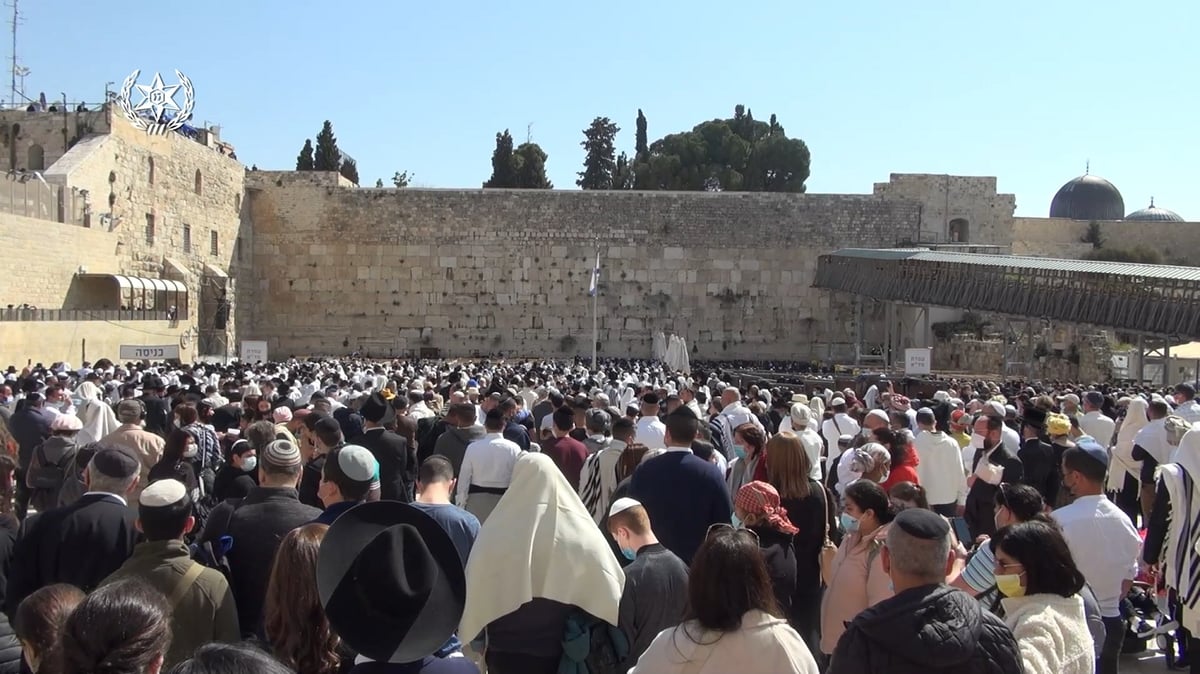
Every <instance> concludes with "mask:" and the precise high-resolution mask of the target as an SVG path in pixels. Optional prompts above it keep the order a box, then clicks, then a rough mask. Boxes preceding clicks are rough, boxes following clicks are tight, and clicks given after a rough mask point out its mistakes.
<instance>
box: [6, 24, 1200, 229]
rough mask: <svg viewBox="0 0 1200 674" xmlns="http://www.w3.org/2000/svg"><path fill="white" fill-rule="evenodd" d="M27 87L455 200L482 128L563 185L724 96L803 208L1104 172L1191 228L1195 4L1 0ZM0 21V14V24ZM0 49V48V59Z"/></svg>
mask: <svg viewBox="0 0 1200 674" xmlns="http://www.w3.org/2000/svg"><path fill="white" fill-rule="evenodd" d="M21 9H22V13H23V15H24V17H25V21H24V25H22V26H21V28H20V33H19V46H18V53H19V56H20V59H21V61H22V62H23V64H24V65H26V66H28V67H29V68H30V69H31V70H32V74H31V76H30V77H29V78H28V79H27V81H26V91H27V93H29V94H30V95H32V96H35V97H36V95H37V93H38V92H40V91H45V92H46V93H47V96H48V97H50V98H52V99H53V98H57V97H60V92H66V93H67V94H68V98H69V99H71V100H84V101H87V102H99V101H100V100H101V99H102V98H103V91H104V84H105V82H109V81H112V82H116V83H118V85H117V86H119V83H120V82H121V81H122V80H123V79H124V78H125V77H126V76H127V75H128V74H129V73H130V72H132V71H133V70H134V69H141V70H142V72H143V76H142V81H143V83H148V82H149V79H150V77H152V76H153V72H154V71H156V70H158V71H161V72H162V73H163V74H164V78H165V79H166V80H167V82H168V84H170V83H173V82H174V81H175V76H174V73H173V70H174V69H176V68H178V69H180V70H182V71H183V72H184V73H185V74H187V75H188V76H189V77H190V78H191V79H192V81H193V82H194V84H195V87H196V98H197V104H196V120H197V122H203V121H205V120H207V121H209V122H212V123H219V124H220V125H221V126H222V128H223V138H224V139H225V140H227V141H229V142H232V143H233V144H234V145H235V146H236V147H237V151H238V157H239V158H240V159H242V160H243V161H244V162H245V163H246V164H247V165H250V164H252V163H253V164H257V165H258V166H259V167H260V168H263V169H290V168H293V167H294V166H295V158H296V155H297V153H298V152H299V150H300V147H301V145H302V144H303V143H304V139H305V138H309V137H313V136H315V134H316V132H317V131H318V130H319V129H320V126H321V123H322V121H323V120H325V119H330V120H332V121H333V124H334V130H335V132H336V134H337V137H338V141H339V144H340V145H341V147H342V149H343V150H344V151H345V152H347V153H348V154H350V155H351V156H353V157H355V158H356V159H357V160H358V164H359V173H360V175H361V177H362V182H363V183H364V184H374V181H375V179H376V178H383V179H384V180H385V182H388V179H389V177H390V176H391V175H392V173H393V172H394V171H396V170H409V171H411V172H415V173H416V184H417V185H418V186H428V187H479V186H480V184H481V183H482V182H483V181H484V180H486V179H487V178H488V176H489V174H490V157H491V153H492V149H493V146H494V138H495V134H496V132H497V131H499V130H502V129H504V128H509V129H511V130H512V133H513V136H514V137H515V138H516V140H517V142H521V141H523V140H524V139H525V137H526V128H527V126H528V125H530V124H532V135H533V139H534V140H535V141H536V142H538V143H539V144H541V146H542V147H543V149H545V150H546V152H547V153H548V154H549V162H548V168H549V172H550V178H551V180H552V181H553V182H554V184H555V185H556V186H557V187H559V188H570V189H575V179H576V172H577V171H579V170H580V162H581V161H582V158H583V151H582V148H581V147H580V146H579V141H580V140H581V139H582V134H581V130H582V129H583V128H584V127H586V126H587V124H588V123H589V122H590V121H591V119H592V118H593V117H596V116H598V115H604V116H608V117H611V118H613V119H614V120H616V121H617V122H618V124H620V126H621V128H622V131H621V134H620V136H619V137H618V142H619V146H620V148H621V149H624V150H627V151H629V152H630V153H631V154H632V148H633V141H634V139H633V130H634V118H635V116H636V114H637V109H638V108H639V107H640V108H642V109H643V110H644V111H645V113H646V116H647V118H648V120H649V135H650V139H651V140H652V141H653V140H654V139H656V138H659V137H661V136H662V135H664V134H667V133H672V132H676V131H681V130H685V129H690V128H691V127H692V126H694V125H695V124H697V123H698V122H700V121H703V120H705V119H712V118H715V117H728V116H730V115H731V113H732V110H733V106H734V105H735V104H737V103H744V104H746V105H747V106H749V107H750V108H751V109H752V110H753V111H754V114H755V117H756V118H759V119H764V120H765V119H766V118H767V117H768V116H769V115H770V114H771V113H775V114H777V115H778V117H779V120H780V122H781V123H782V124H783V125H784V127H785V128H786V130H787V132H788V133H789V135H793V136H799V137H800V138H803V139H804V140H805V141H806V142H807V143H808V145H809V148H810V149H811V151H812V157H813V163H812V177H811V178H810V180H809V183H808V185H809V191H810V192H869V191H870V189H871V185H872V183H874V182H877V181H886V180H887V178H888V174H889V173H892V172H920V173H947V172H948V173H954V174H964V175H995V176H998V177H999V179H1000V188H1001V190H1003V191H1006V192H1012V193H1015V194H1016V195H1017V213H1018V214H1020V215H1031V216H1037V215H1045V214H1046V213H1047V210H1048V208H1049V203H1050V199H1051V197H1052V196H1053V195H1054V192H1055V191H1056V190H1057V189H1058V187H1059V186H1060V185H1061V184H1062V183H1063V182H1065V181H1066V180H1068V179H1070V178H1072V177H1074V176H1077V175H1079V174H1081V173H1083V170H1084V163H1085V161H1087V160H1089V159H1090V160H1091V166H1092V172H1093V173H1095V174H1098V175H1101V176H1104V177H1106V178H1108V179H1109V180H1111V181H1113V183H1115V184H1116V185H1117V186H1118V187H1119V188H1120V189H1121V191H1122V193H1123V194H1124V196H1125V203H1126V209H1127V210H1134V209H1136V208H1140V207H1142V206H1144V205H1146V204H1147V203H1148V202H1149V200H1150V197H1151V196H1154V197H1155V198H1156V201H1157V203H1158V204H1159V205H1161V206H1165V207H1169V208H1173V209H1175V210H1177V211H1179V212H1180V213H1181V214H1182V215H1184V216H1185V217H1187V218H1189V219H1191V220H1200V189H1197V184H1200V174H1198V171H1197V166H1198V164H1200V160H1198V159H1197V158H1196V157H1195V156H1194V155H1195V154H1196V152H1197V151H1198V150H1200V123H1198V120H1200V68H1198V66H1200V56H1198V55H1200V51H1198V50H1197V49H1196V48H1195V39H1196V33H1195V31H1196V28H1197V26H1200V2H1197V1H1196V0H1171V1H1158V2H1156V1H1153V0H1143V1H1141V2H1129V1H1127V0H1091V1H1089V2H1077V1H1075V0H1053V1H1047V0H1007V1H1005V2H992V3H983V2H950V1H948V0H943V1H930V2H918V1H903V2H896V1H895V0H888V1H883V0H864V1H861V2H799V1H797V0H763V1H760V2H747V3H740V2H722V3H715V2H708V1H707V0H691V1H689V2H680V1H677V0H650V1H646V2H629V1H626V0H610V1H609V2H605V3H585V2H563V1H562V0H518V1H517V2H498V1H497V0H478V1H470V2H468V1H462V0H442V1H440V2H416V1H414V0H391V1H390V2H387V1H382V0H370V1H368V0H343V1H341V2H327V1H317V0H290V1H284V0H240V1H239V2H227V1H224V0H212V1H210V2H203V3H194V2H149V3H147V2H131V1H127V0H110V1H109V2H85V1H84V0H21ZM6 18H7V17H6ZM0 51H2V52H3V53H4V55H5V56H7V55H8V51H9V50H8V48H7V47H3V48H0ZM3 87H4V92H5V96H4V97H5V98H7V89H8V85H7V83H5V84H4V85H3Z"/></svg>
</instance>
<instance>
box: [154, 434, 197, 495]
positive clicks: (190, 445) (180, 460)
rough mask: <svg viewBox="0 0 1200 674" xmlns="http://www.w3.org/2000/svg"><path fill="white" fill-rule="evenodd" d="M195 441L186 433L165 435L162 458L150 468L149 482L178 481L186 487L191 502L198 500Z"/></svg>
mask: <svg viewBox="0 0 1200 674" xmlns="http://www.w3.org/2000/svg"><path fill="white" fill-rule="evenodd" d="M197 449H198V447H197V445H196V439H195V438H194V437H192V434H191V433H188V432H187V431H184V430H180V429H175V430H173V431H171V433H170V434H169V435H167V442H166V443H165V444H164V445H163V453H162V458H161V459H159V460H158V463H156V464H154V466H153V467H152V468H150V482H157V481H159V480H179V481H180V482H182V483H183V486H184V487H187V492H188V495H189V496H191V497H192V502H193V503H195V502H196V501H199V500H200V487H199V484H200V483H199V480H198V479H197V478H196V465H195V463H194V460H195V458H196V452H197Z"/></svg>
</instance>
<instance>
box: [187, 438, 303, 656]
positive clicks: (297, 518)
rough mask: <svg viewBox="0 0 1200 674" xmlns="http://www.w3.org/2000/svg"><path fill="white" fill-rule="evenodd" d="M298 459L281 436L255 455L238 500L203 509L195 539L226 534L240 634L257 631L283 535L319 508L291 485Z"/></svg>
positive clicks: (296, 451)
mask: <svg viewBox="0 0 1200 674" xmlns="http://www.w3.org/2000/svg"><path fill="white" fill-rule="evenodd" d="M302 462H303V459H302V457H301V456H300V448H299V447H297V446H296V445H295V444H293V443H291V442H289V441H287V440H276V441H274V442H272V443H270V444H268V445H267V446H266V447H265V448H264V449H263V451H262V452H260V453H259V455H258V469H257V470H258V485H259V486H257V487H255V488H254V489H251V490H250V493H249V494H247V495H246V497H245V498H244V499H241V500H240V501H237V500H233V499H231V500H229V501H226V502H224V503H222V504H221V505H218V506H217V507H216V508H214V509H213V511H212V512H211V513H209V516H208V521H207V522H206V523H205V525H204V532H203V533H201V534H200V541H201V542H207V541H212V542H214V543H217V544H219V539H221V538H223V537H226V536H228V537H229V538H230V539H231V541H232V547H230V548H229V553H228V555H227V557H228V559H229V567H230V569H231V571H232V574H231V575H232V577H233V581H232V586H233V598H234V600H235V601H236V602H237V609H238V625H239V626H240V627H241V630H242V635H243V636H251V635H258V636H263V634H262V614H263V601H264V599H265V598H266V594H267V583H268V581H269V580H270V576H271V565H272V563H273V562H274V559H275V551H276V549H278V547H279V541H280V540H281V539H282V538H283V536H284V534H286V533H287V532H289V531H291V530H292V529H295V528H296V527H298V526H300V525H302V524H307V523H309V522H311V521H313V520H314V519H316V518H317V517H318V516H319V515H320V514H321V511H320V510H318V509H316V508H313V507H310V506H306V505H304V504H303V503H301V502H300V497H299V492H297V491H296V484H297V483H298V482H299V481H300V473H301V470H302Z"/></svg>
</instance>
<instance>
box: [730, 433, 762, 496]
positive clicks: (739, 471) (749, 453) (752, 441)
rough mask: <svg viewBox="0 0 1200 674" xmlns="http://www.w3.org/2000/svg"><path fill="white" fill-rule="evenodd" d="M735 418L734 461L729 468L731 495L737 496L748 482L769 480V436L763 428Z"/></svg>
mask: <svg viewBox="0 0 1200 674" xmlns="http://www.w3.org/2000/svg"><path fill="white" fill-rule="evenodd" d="M742 416H743V417H744V418H738V417H737V416H735V417H734V418H733V422H734V423H735V424H736V425H735V426H734V427H733V429H734V430H733V454H734V457H735V459H734V461H733V463H732V464H730V467H729V477H728V478H726V479H727V481H728V483H729V493H730V494H731V495H732V494H737V493H738V490H739V489H741V488H742V485H745V484H746V483H748V482H753V481H755V480H760V481H766V479H767V453H766V452H767V436H766V434H765V433H764V432H763V430H762V427H760V426H759V425H757V424H755V423H754V422H753V421H750V420H749V415H742Z"/></svg>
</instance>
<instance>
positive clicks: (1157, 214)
mask: <svg viewBox="0 0 1200 674" xmlns="http://www.w3.org/2000/svg"><path fill="white" fill-rule="evenodd" d="M1125 219H1126V220H1137V221H1140V222H1186V221H1185V220H1184V219H1183V218H1182V217H1180V215H1179V214H1178V213H1176V212H1175V211H1172V210H1170V209H1168V208H1159V207H1158V206H1155V205H1154V199H1151V200H1150V205H1149V206H1147V207H1146V208H1143V209H1142V210H1140V211H1134V212H1132V213H1130V214H1129V215H1127V216H1125Z"/></svg>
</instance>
